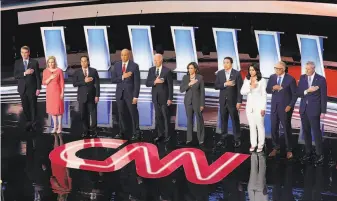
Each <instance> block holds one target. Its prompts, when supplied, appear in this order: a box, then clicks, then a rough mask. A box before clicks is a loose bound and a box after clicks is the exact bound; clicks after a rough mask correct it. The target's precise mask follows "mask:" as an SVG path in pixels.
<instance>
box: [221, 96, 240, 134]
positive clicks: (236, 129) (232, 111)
mask: <svg viewBox="0 0 337 201" xmlns="http://www.w3.org/2000/svg"><path fill="white" fill-rule="evenodd" d="M220 115H221V134H222V137H221V138H222V139H224V138H225V137H226V136H227V134H228V116H229V115H230V116H231V119H232V125H233V126H232V127H233V133H234V139H235V140H240V137H241V130H240V118H239V111H238V110H237V109H236V105H235V106H230V105H228V104H227V103H225V104H220Z"/></svg>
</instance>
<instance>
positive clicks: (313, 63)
mask: <svg viewBox="0 0 337 201" xmlns="http://www.w3.org/2000/svg"><path fill="white" fill-rule="evenodd" d="M306 65H310V66H312V67H313V68H315V62H313V61H308V62H307V63H306Z"/></svg>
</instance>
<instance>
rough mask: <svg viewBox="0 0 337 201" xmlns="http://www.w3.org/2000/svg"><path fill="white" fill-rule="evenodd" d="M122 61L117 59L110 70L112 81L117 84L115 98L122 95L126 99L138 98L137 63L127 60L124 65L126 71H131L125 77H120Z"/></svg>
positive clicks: (138, 76)
mask: <svg viewBox="0 0 337 201" xmlns="http://www.w3.org/2000/svg"><path fill="white" fill-rule="evenodd" d="M122 64H123V63H122V62H121V61H119V62H117V63H116V64H115V65H114V69H113V70H112V74H111V79H112V83H114V84H117V89H116V99H120V98H121V97H122V95H124V97H125V98H126V99H133V98H138V96H139V91H140V72H139V67H138V64H136V63H135V62H133V61H131V60H129V63H128V66H126V72H132V75H131V76H130V77H128V78H126V79H124V80H123V79H122V76H123V71H122Z"/></svg>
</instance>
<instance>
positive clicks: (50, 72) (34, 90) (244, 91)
mask: <svg viewBox="0 0 337 201" xmlns="http://www.w3.org/2000/svg"><path fill="white" fill-rule="evenodd" d="M29 53H30V50H29V47H27V46H24V47H22V48H21V55H22V60H18V61H16V63H15V69H14V77H15V78H16V79H17V80H18V92H19V94H20V97H21V100H22V105H23V111H24V115H25V117H26V119H27V125H26V129H27V130H31V129H35V125H36V101H37V96H38V95H39V93H40V90H41V78H40V75H39V73H38V72H39V71H38V70H39V67H38V62H37V61H35V60H33V59H30V58H29ZM129 58H130V52H129V50H127V49H124V50H122V52H121V60H122V61H121V62H117V63H116V64H115V66H114V69H113V71H112V83H115V84H117V86H116V102H117V105H118V115H119V128H120V133H119V134H117V135H116V138H123V137H124V134H125V132H126V121H125V120H124V114H125V112H124V105H126V106H127V108H128V111H129V112H130V114H131V119H132V134H133V135H132V139H134V140H136V139H139V138H140V129H139V114H138V109H137V102H138V97H139V92H140V71H139V67H138V64H136V63H135V62H133V61H131V60H130V59H129ZM154 63H155V66H154V67H152V68H150V70H149V72H148V77H147V80H146V86H147V87H151V88H152V92H151V93H152V102H153V104H154V108H155V116H156V125H157V126H156V127H157V129H158V135H157V137H156V138H155V139H154V140H155V141H160V140H163V139H164V141H165V142H168V141H169V140H170V132H169V123H170V114H169V109H168V107H169V106H170V105H171V104H172V101H173V79H172V72H171V70H170V69H168V68H166V67H164V66H163V65H162V63H163V57H162V55H160V54H156V55H155V56H154ZM223 64H224V69H223V70H220V71H218V73H217V76H216V80H215V89H217V90H220V95H219V105H220V115H221V139H220V141H219V142H218V143H217V145H218V146H221V145H224V144H225V139H226V137H227V136H228V118H229V116H230V117H231V119H232V123H233V134H234V146H235V147H239V146H240V145H241V132H240V119H239V109H240V107H241V104H242V95H247V103H246V114H247V117H248V122H249V126H250V139H251V140H250V141H251V148H250V151H255V150H256V151H257V152H260V151H262V148H263V146H264V144H265V143H264V140H265V129H264V116H265V111H266V102H267V96H266V93H269V94H272V100H271V113H272V115H271V122H272V123H271V128H272V140H273V146H274V147H273V151H272V152H271V153H270V154H269V156H271V157H274V156H276V155H277V154H278V153H279V150H280V142H279V124H280V123H281V124H282V126H283V128H284V134H285V141H286V147H287V158H288V159H291V158H292V157H293V155H292V141H291V136H292V129H291V117H292V113H293V110H294V106H295V103H296V101H297V98H298V97H301V103H300V115H301V120H302V121H301V122H302V128H303V133H304V138H305V145H306V155H305V156H304V157H303V160H305V161H307V160H310V159H311V158H312V147H311V146H312V145H311V139H312V137H311V130H313V134H314V139H315V144H316V154H317V157H316V159H317V160H316V162H321V161H323V158H324V157H323V152H322V135H321V130H320V119H321V118H324V114H325V113H326V108H327V86H326V80H325V78H324V77H323V76H321V75H319V74H317V73H315V64H314V63H313V62H308V63H307V65H306V74H304V75H302V76H301V78H300V81H299V84H298V86H297V85H296V81H295V79H294V78H293V77H292V76H291V75H289V74H287V73H286V64H285V63H284V62H279V63H277V64H276V66H275V68H274V69H275V74H273V75H271V76H270V78H269V80H268V82H266V81H265V80H264V79H263V78H262V75H261V72H260V69H259V67H258V66H257V65H252V66H250V67H249V70H248V74H247V76H246V79H245V80H244V81H243V80H242V77H241V74H240V72H239V71H237V70H235V69H233V68H232V64H233V59H232V58H231V57H226V58H224V62H223ZM89 66H90V64H89V58H88V57H87V56H82V57H81V67H82V68H81V70H78V71H76V72H75V73H74V76H73V85H74V87H78V95H77V99H78V102H79V104H80V113H81V120H82V124H83V130H84V132H83V134H82V135H83V136H87V135H92V136H96V135H97V132H96V128H97V103H98V101H99V97H100V80H99V76H98V73H97V71H96V69H94V68H92V67H89ZM187 69H188V74H187V75H185V76H184V77H183V79H182V82H181V86H180V91H181V92H185V98H184V104H185V108H186V116H187V121H188V122H187V124H188V128H187V142H186V143H187V144H189V143H190V142H191V141H192V132H193V117H194V115H195V116H196V120H197V121H196V123H197V128H198V129H197V130H198V131H197V137H198V140H199V144H200V145H201V146H203V144H204V138H205V131H204V120H203V115H202V111H203V110H204V107H205V88H204V81H203V77H202V75H200V74H199V68H198V65H197V63H194V62H191V63H190V64H188V66H187ZM42 84H44V85H46V86H47V92H46V93H47V94H46V107H47V113H48V114H50V115H51V116H52V119H53V124H54V129H53V131H52V132H58V133H60V132H61V130H62V122H61V121H62V115H63V112H64V107H63V98H64V78H63V72H62V70H61V69H59V68H57V63H56V58H55V57H49V58H48V59H47V68H46V69H45V70H44V72H43V79H42ZM309 107H310V110H309V109H308V108H309ZM90 117H91V122H92V124H91V126H90ZM256 128H257V130H258V132H256Z"/></svg>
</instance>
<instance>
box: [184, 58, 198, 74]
mask: <svg viewBox="0 0 337 201" xmlns="http://www.w3.org/2000/svg"><path fill="white" fill-rule="evenodd" d="M190 65H192V66H193V67H194V69H195V74H199V65H198V64H197V63H196V62H194V61H193V62H191V63H189V64H187V74H189V72H188V67H189V66H190Z"/></svg>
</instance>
